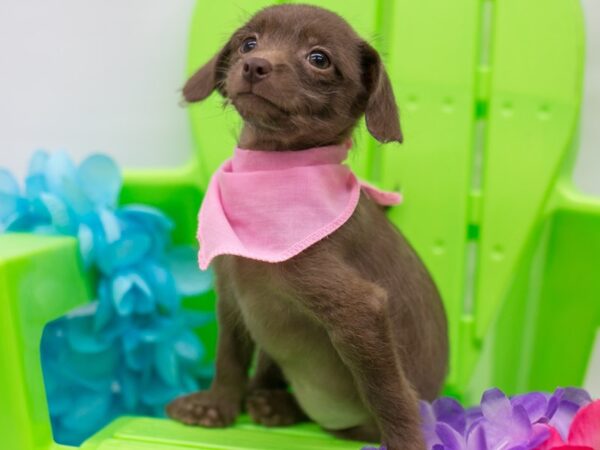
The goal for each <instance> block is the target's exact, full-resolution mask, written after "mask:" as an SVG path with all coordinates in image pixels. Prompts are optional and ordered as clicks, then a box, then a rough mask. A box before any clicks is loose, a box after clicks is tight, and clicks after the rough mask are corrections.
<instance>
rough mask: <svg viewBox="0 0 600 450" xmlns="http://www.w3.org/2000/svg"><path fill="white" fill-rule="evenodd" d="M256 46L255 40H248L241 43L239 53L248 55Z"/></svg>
mask: <svg viewBox="0 0 600 450" xmlns="http://www.w3.org/2000/svg"><path fill="white" fill-rule="evenodd" d="M257 46H258V42H256V38H248V39H246V40H245V41H244V42H242V45H241V47H240V51H241V52H242V53H248V52H251V51H252V50H254V49H255V48H256V47H257Z"/></svg>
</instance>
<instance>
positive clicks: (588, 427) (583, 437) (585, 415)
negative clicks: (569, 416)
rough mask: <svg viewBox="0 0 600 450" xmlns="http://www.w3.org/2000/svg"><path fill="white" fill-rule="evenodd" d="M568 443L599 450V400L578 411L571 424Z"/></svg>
mask: <svg viewBox="0 0 600 450" xmlns="http://www.w3.org/2000/svg"><path fill="white" fill-rule="evenodd" d="M568 442H569V444H573V445H587V446H590V447H592V448H593V449H600V400H596V401H595V402H593V403H589V404H588V405H586V406H584V407H583V408H581V409H580V410H579V412H578V413H577V415H576V416H575V418H574V419H573V423H572V424H571V428H570V430H569V441H568Z"/></svg>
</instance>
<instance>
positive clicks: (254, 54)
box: [167, 5, 448, 450]
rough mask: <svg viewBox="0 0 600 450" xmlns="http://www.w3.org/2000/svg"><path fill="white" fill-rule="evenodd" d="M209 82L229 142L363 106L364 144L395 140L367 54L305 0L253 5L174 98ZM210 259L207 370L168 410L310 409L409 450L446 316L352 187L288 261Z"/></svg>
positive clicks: (331, 133) (380, 71)
mask: <svg viewBox="0 0 600 450" xmlns="http://www.w3.org/2000/svg"><path fill="white" fill-rule="evenodd" d="M215 89H216V90H218V91H219V92H220V94H221V95H222V96H223V97H224V98H225V99H226V101H227V102H229V103H231V104H233V106H234V107H235V108H236V109H237V111H238V112H239V113H240V115H241V116H242V118H243V119H244V126H243V130H242V132H241V136H240V138H239V147H241V148H246V149H260V150H262V151H278V150H298V151H301V150H302V149H307V148H311V147H319V146H327V145H339V144H341V143H343V142H345V141H346V140H347V139H348V138H349V137H350V135H351V133H352V131H353V129H354V128H355V126H356V124H357V122H358V121H359V119H360V118H361V117H362V115H363V114H364V115H365V117H366V122H367V127H368V130H369V132H370V133H371V134H372V135H373V136H374V137H375V138H376V139H378V140H379V141H380V142H393V141H396V142H401V141H402V134H401V131H400V123H399V118H398V110H397V107H396V103H395V99H394V95H393V92H392V87H391V85H390V81H389V79H388V76H387V74H386V72H385V69H384V67H383V64H382V62H381V59H380V57H379V55H378V54H377V52H376V51H375V50H374V49H373V48H372V47H371V46H370V45H369V44H368V43H366V42H365V41H364V40H362V39H361V38H360V37H359V36H358V35H357V34H356V33H355V32H354V31H353V30H352V28H351V27H350V26H349V25H348V24H347V23H346V22H345V21H344V20H343V19H342V18H341V17H339V16H338V15H336V14H334V13H332V12H329V11H327V10H324V9H321V8H317V7H313V6H307V5H280V6H273V7H269V8H266V9H264V10H262V11H260V12H259V13H258V14H256V15H255V16H254V17H253V18H252V19H251V20H250V21H249V22H248V23H247V24H246V25H244V26H243V27H241V28H240V29H239V30H237V31H236V32H235V33H234V34H233V36H232V37H231V39H230V40H229V42H227V44H226V45H225V46H224V47H223V49H222V50H221V51H220V52H219V53H218V54H217V55H215V56H214V57H213V58H212V59H211V60H210V61H209V62H208V63H207V64H206V65H204V66H203V67H201V68H200V69H199V70H198V72H197V73H196V74H195V75H193V76H192V77H191V79H190V80H189V81H188V82H187V84H186V85H185V87H184V90H183V93H184V96H185V99H186V100H187V101H188V102H196V101H200V100H203V99H205V98H206V97H208V96H209V95H210V94H211V93H212V92H213V90H215ZM213 267H214V270H215V273H216V289H217V294H218V302H217V315H218V323H219V335H218V347H217V357H216V374H215V378H214V381H213V384H212V386H211V387H210V389H209V390H207V391H203V392H198V393H195V394H191V395H188V396H185V397H181V398H179V399H176V400H174V401H173V402H172V403H171V404H169V405H168V407H167V412H168V414H169V415H170V416H171V417H172V418H174V419H177V420H179V421H181V422H184V423H186V424H190V425H192V424H197V425H202V426H207V427H223V426H227V425H229V424H231V423H232V422H233V421H234V420H235V418H236V416H237V415H238V414H239V413H240V410H241V409H242V407H243V406H245V409H246V410H247V412H248V413H249V414H250V416H251V417H252V419H253V420H254V421H255V422H257V423H260V424H263V425H266V426H278V425H288V424H292V423H295V422H298V421H302V420H306V419H312V420H314V421H315V422H317V423H318V424H320V425H321V426H322V427H323V428H324V429H326V430H328V431H330V432H331V433H333V434H335V435H336V436H339V437H343V438H347V439H355V440H366V441H373V442H375V441H380V442H383V444H384V445H386V446H387V448H388V450H397V449H424V448H425V446H424V443H423V440H422V437H421V432H420V427H419V425H420V423H419V422H420V420H419V409H418V398H423V399H426V400H432V399H433V398H435V397H436V396H437V395H438V394H439V392H440V389H441V386H442V383H443V380H444V377H445V374H446V371H447V359H448V342H447V327H446V317H445V313H444V309H443V306H442V302H441V300H440V297H439V294H438V292H437V289H436V287H435V285H434V283H433V281H432V280H431V278H430V276H429V274H428V272H427V270H426V269H425V267H424V266H423V264H422V263H421V261H420V260H419V258H418V256H417V255H416V253H415V252H414V251H413V249H412V248H411V246H410V245H409V244H408V243H407V242H406V240H405V239H404V238H403V236H402V235H401V234H400V232H399V231H398V230H397V229H396V228H395V227H394V226H393V225H392V224H391V223H390V222H389V221H388V220H387V219H386V217H385V213H384V211H383V209H382V208H381V207H380V206H379V205H377V204H376V203H375V202H373V201H372V200H371V198H369V196H368V195H366V194H365V193H364V192H363V193H362V194H361V196H360V200H359V201H358V205H357V207H356V209H355V210H354V212H353V214H352V216H351V217H350V219H349V220H348V221H347V222H346V223H345V224H344V225H342V226H341V227H340V228H339V229H337V230H336V231H335V232H333V234H331V235H330V236H328V237H327V238H325V239H322V240H321V241H319V242H317V243H315V244H314V245H312V246H310V247H308V248H307V249H305V250H304V251H302V252H301V253H299V254H297V255H296V256H294V257H292V258H291V259H288V260H286V261H283V262H279V263H267V262H261V261H257V260H253V259H249V258H244V257H240V256H232V255H220V256H218V257H216V259H215V260H214V264H213ZM255 353H256V354H257V364H256V370H255V374H254V377H253V378H252V379H251V380H249V379H248V369H249V366H250V364H251V361H252V358H253V355H254V354H255ZM288 387H290V388H291V391H290V390H289V389H288Z"/></svg>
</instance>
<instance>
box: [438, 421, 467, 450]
mask: <svg viewBox="0 0 600 450" xmlns="http://www.w3.org/2000/svg"><path fill="white" fill-rule="evenodd" d="M435 432H436V433H437V435H438V436H439V438H440V441H441V442H442V444H443V445H444V449H445V450H463V449H464V448H465V447H466V443H465V440H464V438H463V437H462V435H461V434H459V433H458V432H457V431H456V430H455V429H454V428H452V427H451V426H450V425H448V424H446V423H444V422H438V424H437V425H436V427H435Z"/></svg>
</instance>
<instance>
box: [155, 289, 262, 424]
mask: <svg viewBox="0 0 600 450" xmlns="http://www.w3.org/2000/svg"><path fill="white" fill-rule="evenodd" d="M217 295H218V302H217V320H218V325H219V334H218V338H217V339H218V340H217V355H216V362H215V377H214V378H213V382H212V384H211V386H210V388H209V389H208V390H206V391H202V392H197V393H195V394H190V395H186V396H183V397H179V398H177V399H175V400H174V401H172V402H171V403H169V405H167V414H168V415H169V417H171V418H173V419H175V420H179V421H180V422H183V423H185V424H187V425H202V426H205V427H226V426H228V425H230V424H231V423H233V422H234V421H235V419H236V417H237V416H238V414H239V413H240V409H241V403H242V400H243V397H244V394H245V391H246V385H247V382H248V368H249V366H250V362H251V360H252V353H253V349H254V345H253V343H252V340H251V339H250V336H249V335H248V332H247V330H246V328H245V326H244V324H243V322H242V321H241V318H240V317H239V311H238V309H237V304H236V303H235V301H234V299H233V297H232V295H231V294H230V291H229V289H224V288H222V287H220V286H219V285H217Z"/></svg>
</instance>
